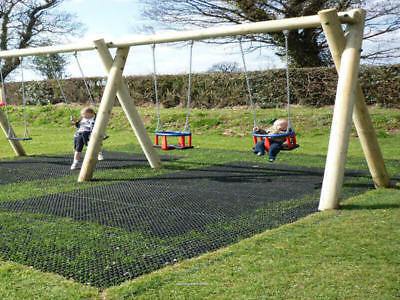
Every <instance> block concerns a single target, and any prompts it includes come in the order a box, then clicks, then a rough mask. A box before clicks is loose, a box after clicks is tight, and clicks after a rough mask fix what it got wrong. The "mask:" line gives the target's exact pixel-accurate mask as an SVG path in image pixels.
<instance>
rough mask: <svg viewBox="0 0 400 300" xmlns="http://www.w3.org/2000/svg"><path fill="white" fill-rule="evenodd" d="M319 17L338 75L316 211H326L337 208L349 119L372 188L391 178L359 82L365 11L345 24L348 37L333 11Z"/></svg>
mask: <svg viewBox="0 0 400 300" xmlns="http://www.w3.org/2000/svg"><path fill="white" fill-rule="evenodd" d="M319 16H320V19H321V24H322V27H323V30H324V32H325V35H326V38H327V41H328V45H329V48H330V51H331V53H332V57H333V60H334V63H335V66H336V69H337V71H338V74H339V81H338V88H337V95H336V101H335V107H334V115H333V121H332V128H331V135H330V139H329V148H328V154H327V160H326V166H325V174H324V181H323V184H322V191H321V199H320V204H319V210H326V209H336V208H338V207H339V197H340V193H341V189H342V185H343V177H344V171H345V168H344V167H345V162H346V156H347V150H348V144H349V139H350V131H351V117H352V116H353V121H354V124H355V126H356V129H357V133H358V136H359V138H360V142H361V146H362V148H363V151H364V154H365V157H366V160H367V163H368V167H369V170H370V172H371V175H372V178H373V181H374V183H375V186H376V187H388V186H389V184H390V179H389V175H388V173H387V170H386V167H385V163H384V160H383V156H382V152H381V150H380V148H379V144H378V140H377V137H376V134H375V130H374V128H373V125H372V121H371V118H370V115H369V113H368V108H367V106H366V103H365V99H364V95H363V92H362V89H361V86H360V84H359V82H358V73H359V65H360V52H361V45H362V39H363V32H364V20H365V11H364V10H361V9H360V10H358V11H357V16H358V22H357V23H356V24H353V25H348V34H347V37H345V35H344V32H343V30H342V26H341V23H340V21H339V19H338V15H337V11H336V10H335V9H328V10H323V11H320V12H319Z"/></svg>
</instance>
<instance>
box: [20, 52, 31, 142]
mask: <svg viewBox="0 0 400 300" xmlns="http://www.w3.org/2000/svg"><path fill="white" fill-rule="evenodd" d="M20 61H21V63H20V68H21V88H22V109H23V114H24V127H25V128H24V138H28V137H29V132H28V113H27V111H26V103H27V101H26V95H25V78H24V67H23V58H22V57H21V58H20Z"/></svg>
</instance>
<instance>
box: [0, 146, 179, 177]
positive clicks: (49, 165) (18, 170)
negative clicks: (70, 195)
mask: <svg viewBox="0 0 400 300" xmlns="http://www.w3.org/2000/svg"><path fill="white" fill-rule="evenodd" d="M104 157H105V160H103V161H99V162H98V163H97V166H96V168H97V169H99V170H107V169H118V168H126V167H145V166H148V165H149V164H148V162H147V160H146V158H145V157H144V156H143V155H140V154H131V153H126V152H104ZM161 158H162V160H163V161H168V160H176V159H177V158H176V157H171V156H162V157H161ZM71 163H72V155H68V156H31V157H27V158H21V159H16V160H12V161H0V174H1V176H0V184H9V183H15V182H24V181H32V180H40V179H48V178H57V177H63V176H68V175H77V174H78V172H79V170H74V171H71V170H70V167H71Z"/></svg>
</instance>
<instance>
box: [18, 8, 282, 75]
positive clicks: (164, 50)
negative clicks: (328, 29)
mask: <svg viewBox="0 0 400 300" xmlns="http://www.w3.org/2000/svg"><path fill="white" fill-rule="evenodd" d="M60 9H61V10H63V11H66V12H69V13H72V14H75V15H76V17H77V19H78V20H79V21H80V22H81V23H83V24H84V26H85V28H86V30H85V31H84V34H83V36H81V37H79V38H74V39H73V40H70V41H71V42H76V41H79V40H84V41H92V40H95V39H98V38H104V39H106V40H107V41H110V40H119V39H124V38H128V37H134V36H137V35H143V34H145V33H142V32H140V30H138V28H141V27H142V26H143V25H150V26H152V27H153V28H154V30H155V32H156V33H162V32H163V31H161V30H160V29H159V28H160V25H159V24H157V23H156V22H151V21H149V20H147V19H146V18H144V17H143V16H142V9H143V7H142V5H141V4H140V1H138V0H113V1H109V0H67V1H65V3H64V4H63V5H62V6H61V7H60ZM156 49H157V50H156V53H157V54H156V60H157V71H158V73H160V74H181V73H186V72H187V71H188V69H189V47H188V46H187V45H183V44H178V45H176V44H175V45H173V44H163V45H158V46H157V48H156ZM69 57H70V58H71V59H70V61H71V64H70V65H69V66H68V69H67V73H68V74H69V75H70V76H71V77H79V76H80V73H79V69H78V67H77V65H76V64H75V63H74V60H73V59H72V55H69ZM79 60H80V63H81V65H82V67H83V69H84V72H85V76H99V75H100V76H102V75H104V74H105V73H104V71H103V69H102V65H101V63H100V60H99V58H98V56H97V53H96V52H95V51H91V52H81V53H79ZM246 61H247V65H248V68H249V70H259V69H266V68H269V67H282V66H283V63H282V61H281V59H280V58H279V57H277V56H275V55H274V54H273V52H271V51H270V50H263V51H261V52H260V51H255V52H254V53H249V54H247V55H246ZM220 62H237V63H238V64H239V65H240V66H242V60H241V55H240V48H239V45H237V47H235V46H232V45H220V46H218V45H215V44H212V45H210V44H205V43H195V45H194V48H193V71H194V72H204V71H207V70H208V69H209V68H210V67H211V66H212V65H213V64H215V63H220ZM152 69H153V65H152V50H151V46H140V47H134V48H131V51H130V54H129V57H128V61H127V64H126V69H125V72H124V75H146V74H151V72H152ZM25 76H26V77H27V80H29V79H33V78H35V77H36V78H37V76H38V75H35V74H33V73H32V72H29V71H27V74H26V75H25ZM36 78H35V79H36Z"/></svg>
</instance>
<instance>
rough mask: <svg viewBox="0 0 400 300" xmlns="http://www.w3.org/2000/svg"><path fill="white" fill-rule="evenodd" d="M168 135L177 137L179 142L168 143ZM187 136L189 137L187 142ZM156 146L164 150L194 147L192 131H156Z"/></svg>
mask: <svg viewBox="0 0 400 300" xmlns="http://www.w3.org/2000/svg"><path fill="white" fill-rule="evenodd" d="M160 137H161V145H160ZM168 137H177V138H178V144H176V145H175V144H168ZM186 137H187V138H188V140H187V142H186ZM154 147H157V148H161V149H162V150H185V149H192V148H193V146H192V133H191V132H188V131H156V132H155V137H154Z"/></svg>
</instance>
